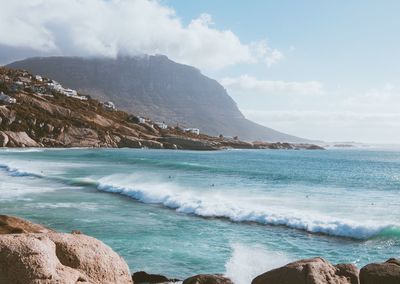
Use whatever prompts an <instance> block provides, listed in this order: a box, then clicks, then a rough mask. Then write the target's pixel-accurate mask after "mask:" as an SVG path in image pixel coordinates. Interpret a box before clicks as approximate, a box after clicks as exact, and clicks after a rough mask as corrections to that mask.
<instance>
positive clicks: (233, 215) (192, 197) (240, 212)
mask: <svg viewBox="0 0 400 284" xmlns="http://www.w3.org/2000/svg"><path fill="white" fill-rule="evenodd" d="M115 178H116V179H115ZM112 180H119V182H118V183H119V184H116V183H113V182H112ZM130 180H131V182H132V179H130ZM121 183H124V182H123V181H122V180H121V177H114V178H113V177H112V176H111V177H108V178H103V179H101V180H100V181H99V183H98V186H97V188H98V189H99V190H101V191H105V192H111V193H118V194H122V195H126V196H129V197H131V198H133V199H136V200H138V201H140V202H143V203H154V204H162V205H164V206H166V207H168V208H171V209H175V210H176V211H178V212H182V213H187V214H194V215H197V216H201V217H220V218H227V219H229V220H231V221H234V222H255V223H258V224H263V225H278V226H286V227H289V228H293V229H299V230H303V231H307V232H310V233H316V234H325V235H330V236H335V237H347V238H353V239H360V240H363V239H369V238H373V237H378V236H390V237H392V236H399V235H398V233H399V231H400V227H399V226H396V225H394V224H381V223H380V224H377V223H373V222H365V223H362V224H359V223H357V222H355V221H352V220H346V219H339V218H333V217H330V216H325V215H321V214H318V213H315V212H307V211H300V210H291V209H285V208H273V207H271V208H268V207H263V208H257V209H254V208H255V206H254V204H252V203H251V202H246V200H245V198H240V197H237V198H235V197H233V196H227V195H226V194H219V193H212V192H211V193H210V192H208V193H204V192H195V191H190V190H183V189H181V188H179V187H177V186H171V184H167V183H144V184H143V183H142V184H140V183H139V182H135V183H134V184H135V188H132V187H131V186H129V185H127V184H124V185H121ZM130 184H132V183H130ZM396 234H397V235H396Z"/></svg>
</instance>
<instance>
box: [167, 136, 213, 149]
mask: <svg viewBox="0 0 400 284" xmlns="http://www.w3.org/2000/svg"><path fill="white" fill-rule="evenodd" d="M159 141H160V142H166V143H169V144H173V145H176V147H177V148H178V149H187V150H217V149H219V148H220V146H219V145H218V144H217V143H215V142H213V141H207V140H199V139H194V138H184V137H163V138H160V139H159Z"/></svg>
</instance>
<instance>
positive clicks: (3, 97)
mask: <svg viewBox="0 0 400 284" xmlns="http://www.w3.org/2000/svg"><path fill="white" fill-rule="evenodd" d="M0 102H1V103H4V104H15V103H16V102H17V100H16V99H15V98H12V97H10V96H7V95H6V94H4V93H3V92H1V93H0Z"/></svg>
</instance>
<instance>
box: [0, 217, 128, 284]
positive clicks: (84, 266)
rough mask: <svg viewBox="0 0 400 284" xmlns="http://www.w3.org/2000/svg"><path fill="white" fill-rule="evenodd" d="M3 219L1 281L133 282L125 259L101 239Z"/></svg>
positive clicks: (0, 238)
mask: <svg viewBox="0 0 400 284" xmlns="http://www.w3.org/2000/svg"><path fill="white" fill-rule="evenodd" d="M0 219H1V220H2V221H1V222H2V225H1V226H0V229H1V230H2V232H3V234H0V283H38V284H39V283H40V284H42V283H43V284H47V283H48V284H50V283H66V284H67V283H71V284H72V283H74V284H75V283H94V284H100V283H110V284H111V283H121V284H125V283H132V279H131V276H130V273H129V268H128V265H127V264H126V263H125V261H124V260H123V259H122V258H121V257H120V256H119V255H118V254H116V253H115V252H114V251H113V250H112V249H111V248H110V247H108V246H106V245H105V244H103V243H102V242H100V241H99V240H96V239H94V238H91V237H88V236H85V235H82V234H65V233H56V232H52V231H50V230H48V229H46V228H44V227H41V226H39V225H35V224H32V223H30V222H27V221H24V220H21V219H18V218H14V217H11V218H10V217H7V216H2V217H1V218H0ZM4 224H5V225H4ZM13 228H14V229H13ZM15 228H17V229H16V230H17V231H18V232H19V233H20V234H15V233H13V232H14V231H15ZM37 231H38V232H37ZM6 232H11V233H12V234H6ZM23 232H34V233H23Z"/></svg>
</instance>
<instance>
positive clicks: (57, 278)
mask: <svg viewBox="0 0 400 284" xmlns="http://www.w3.org/2000/svg"><path fill="white" fill-rule="evenodd" d="M175 282H176V283H183V284H232V283H233V282H232V281H231V280H230V279H228V278H226V277H224V276H223V275H195V276H193V277H189V278H187V279H185V280H183V281H180V280H178V279H168V278H167V277H164V276H162V275H152V274H147V273H146V272H143V271H142V272H135V273H133V274H131V273H130V271H129V268H128V265H127V264H126V262H125V261H124V260H123V259H122V258H121V257H120V256H119V255H118V254H116V253H115V252H114V251H113V250H112V249H111V248H110V247H108V246H107V245H105V244H104V243H102V242H101V241H99V240H97V239H95V238H92V237H89V236H86V235H84V234H82V233H81V232H78V231H73V232H72V233H71V234H67V233H59V232H56V231H54V230H52V229H49V228H45V227H43V226H41V225H38V224H34V223H31V222H29V221H27V220H23V219H20V218H17V217H11V216H6V215H0V283H7V284H14V283H15V284H17V283H24V284H30V283H32V284H33V283H35V284H42V283H43V284H51V283H60V284H62V283H68V284H69V283H71V284H72V283H93V284H100V283H101V284H107V283H109V284H111V283H118V284H125V283H131V284H132V283H134V284H144V283H175ZM325 283H326V284H398V283H400V260H397V259H394V258H393V259H389V260H388V261H386V262H384V263H372V264H368V265H366V266H364V267H363V268H361V270H358V268H357V267H356V266H355V265H353V264H337V265H332V264H331V263H329V262H328V261H326V260H324V259H322V258H319V257H316V258H312V259H304V260H299V261H296V262H293V263H289V264H287V265H285V266H283V267H280V268H277V269H274V270H271V271H268V272H265V273H264V274H261V275H259V276H257V277H256V278H255V279H253V281H252V282H251V284H325Z"/></svg>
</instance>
